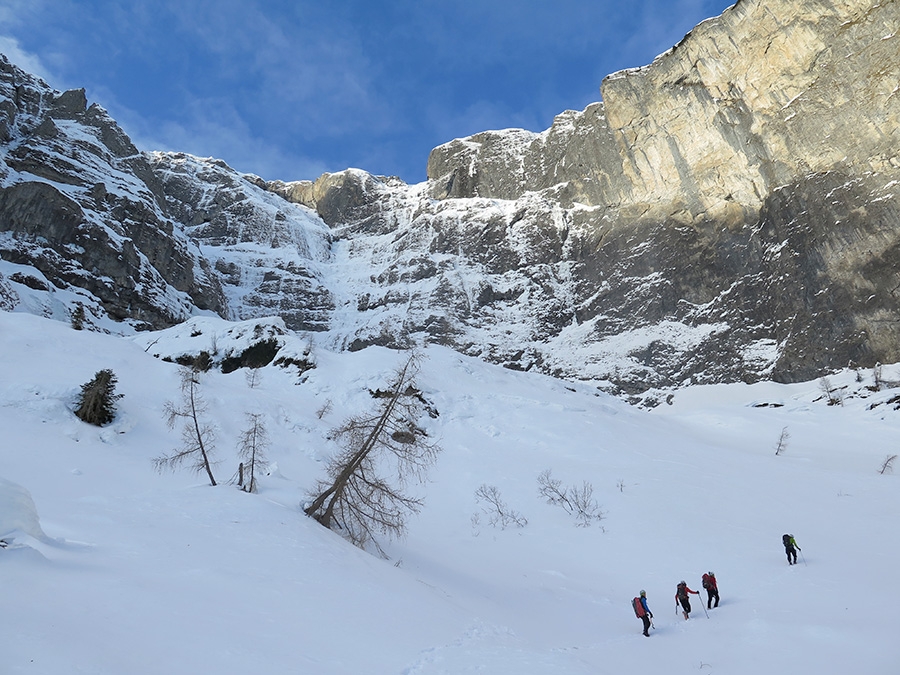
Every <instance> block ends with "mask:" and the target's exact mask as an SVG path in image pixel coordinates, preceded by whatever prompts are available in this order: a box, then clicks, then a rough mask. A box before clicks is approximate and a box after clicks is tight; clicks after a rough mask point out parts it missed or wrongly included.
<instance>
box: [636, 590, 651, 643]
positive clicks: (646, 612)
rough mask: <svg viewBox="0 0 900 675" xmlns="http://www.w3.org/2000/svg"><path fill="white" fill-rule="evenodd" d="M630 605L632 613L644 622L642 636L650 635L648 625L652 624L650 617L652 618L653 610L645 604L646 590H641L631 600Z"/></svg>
mask: <svg viewBox="0 0 900 675" xmlns="http://www.w3.org/2000/svg"><path fill="white" fill-rule="evenodd" d="M631 607H632V608H633V609H634V615H635V616H636V617H637V618H639V619H640V620H641V621H643V622H644V637H650V626H651V625H653V624H652V623H651V622H650V619H652V618H653V612H651V611H650V608H649V607H648V606H647V591H643V590H642V591H641V594H640V595H639V596H637V597H636V598H635V599H634V600H632V601H631Z"/></svg>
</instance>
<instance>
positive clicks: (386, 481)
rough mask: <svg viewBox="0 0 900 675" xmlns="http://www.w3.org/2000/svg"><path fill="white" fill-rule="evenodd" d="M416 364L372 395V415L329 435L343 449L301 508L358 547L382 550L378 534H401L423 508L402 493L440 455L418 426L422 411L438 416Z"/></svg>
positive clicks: (353, 420)
mask: <svg viewBox="0 0 900 675" xmlns="http://www.w3.org/2000/svg"><path fill="white" fill-rule="evenodd" d="M418 366H419V356H418V355H417V354H415V353H414V354H412V355H410V357H409V358H408V359H407V361H406V363H405V364H404V365H403V366H401V367H400V368H398V369H397V371H396V372H395V374H394V377H393V379H392V381H391V383H390V387H389V388H388V389H387V390H378V391H375V392H371V393H372V395H373V397H375V399H376V401H377V403H376V404H375V406H374V409H373V410H372V411H371V412H368V413H363V414H360V415H356V416H354V417H351V418H350V419H348V420H346V421H345V422H344V423H343V424H342V425H341V426H339V427H338V428H337V429H335V430H334V431H333V432H332V437H333V438H335V439H336V440H338V442H339V443H340V444H341V450H340V452H338V453H337V454H336V455H335V456H334V457H333V458H332V459H331V460H330V462H329V463H328V467H327V474H328V478H327V479H326V480H322V481H319V483H318V484H317V485H316V488H315V490H314V491H313V494H314V495H315V497H313V499H312V501H311V502H310V504H309V506H307V507H306V509H305V512H306V515H308V516H311V517H313V518H315V519H316V520H318V521H319V522H320V523H321V524H322V525H324V526H325V527H327V528H330V529H332V530H336V531H340V532H341V533H342V534H343V535H344V536H345V537H346V538H347V539H348V540H349V541H350V542H352V543H353V544H355V545H356V546H359V547H360V548H365V547H366V545H367V544H369V543H373V544H374V545H375V547H376V548H378V550H379V552H382V551H381V548H380V547H379V546H378V543H377V541H376V539H375V536H376V535H378V534H385V535H388V536H393V537H397V536H401V535H402V534H403V533H404V531H405V528H406V518H407V516H408V515H410V514H413V513H417V512H418V511H419V509H420V508H421V506H422V500H421V499H420V498H417V497H413V496H410V495H409V494H407V493H406V492H405V491H404V490H405V488H406V487H407V485H408V484H409V482H410V481H411V480H417V481H421V480H423V479H424V477H425V471H426V469H427V468H428V467H429V466H430V465H431V464H432V463H433V462H434V460H435V458H436V457H437V454H438V452H440V447H439V446H438V445H437V444H436V443H435V442H433V441H431V440H430V439H429V438H428V435H427V434H426V432H425V430H424V429H422V428H421V427H420V426H419V424H418V420H419V419H420V417H421V416H422V413H423V412H426V411H427V412H429V413H430V414H433V415H436V414H437V413H436V412H434V410H433V408H431V407H430V406H429V405H428V403H427V401H426V400H425V398H424V397H423V396H422V393H421V392H420V391H419V390H418V389H417V388H416V386H415V384H414V380H415V376H416V374H417V373H418ZM386 474H387V475H389V476H391V478H386V477H385V475H386Z"/></svg>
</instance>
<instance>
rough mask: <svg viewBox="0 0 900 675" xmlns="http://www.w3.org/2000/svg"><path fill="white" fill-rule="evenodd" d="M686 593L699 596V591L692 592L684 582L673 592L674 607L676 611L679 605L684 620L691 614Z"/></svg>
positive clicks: (689, 602)
mask: <svg viewBox="0 0 900 675" xmlns="http://www.w3.org/2000/svg"><path fill="white" fill-rule="evenodd" d="M688 593H693V594H694V595H700V591H692V590H691V589H690V588H688V585H687V582H686V581H682V582H681V583H680V584H678V588H677V589H676V590H675V607H676V609H677V608H678V605H679V603H680V604H681V613H682V614H684V618H685V619H688V618H690V614H691V600H690V598H688Z"/></svg>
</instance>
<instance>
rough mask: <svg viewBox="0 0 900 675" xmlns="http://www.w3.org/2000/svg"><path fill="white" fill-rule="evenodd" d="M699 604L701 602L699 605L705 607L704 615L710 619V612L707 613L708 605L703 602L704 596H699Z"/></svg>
mask: <svg viewBox="0 0 900 675" xmlns="http://www.w3.org/2000/svg"><path fill="white" fill-rule="evenodd" d="M697 602H699V603H700V606H701V607H703V613H704V614H706V618H707V619H708V618H709V612H707V611H706V603H705V602H703V596H702V595H698V596H697Z"/></svg>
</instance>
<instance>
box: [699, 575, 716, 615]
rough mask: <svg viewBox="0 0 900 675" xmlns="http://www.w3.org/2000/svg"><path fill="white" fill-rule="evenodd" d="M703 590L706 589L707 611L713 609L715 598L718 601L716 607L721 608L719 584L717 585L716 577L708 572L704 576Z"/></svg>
mask: <svg viewBox="0 0 900 675" xmlns="http://www.w3.org/2000/svg"><path fill="white" fill-rule="evenodd" d="M702 581H703V588H705V589H706V609H712V601H713V598H715V599H716V607H718V606H719V584H717V583H716V575H715V574H714V573H712V572H707V573H706V574H704V575H703V579H702Z"/></svg>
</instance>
